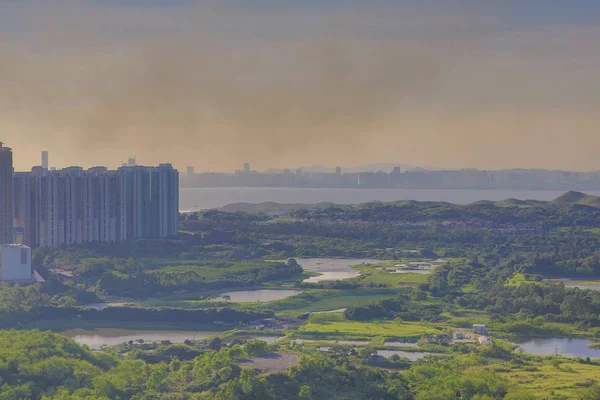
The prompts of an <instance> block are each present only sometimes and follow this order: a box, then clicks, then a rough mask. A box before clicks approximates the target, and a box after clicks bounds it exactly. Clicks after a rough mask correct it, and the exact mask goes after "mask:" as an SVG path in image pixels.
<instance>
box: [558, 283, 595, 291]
mask: <svg viewBox="0 0 600 400" xmlns="http://www.w3.org/2000/svg"><path fill="white" fill-rule="evenodd" d="M565 287H568V288H579V289H582V290H585V289H592V290H600V285H580V284H578V283H576V282H573V281H569V282H565Z"/></svg>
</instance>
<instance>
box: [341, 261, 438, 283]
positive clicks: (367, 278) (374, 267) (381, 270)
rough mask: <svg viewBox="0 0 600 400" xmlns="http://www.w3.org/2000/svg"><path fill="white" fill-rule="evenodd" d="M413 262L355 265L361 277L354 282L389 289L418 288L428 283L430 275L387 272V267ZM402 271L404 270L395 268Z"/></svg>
mask: <svg viewBox="0 0 600 400" xmlns="http://www.w3.org/2000/svg"><path fill="white" fill-rule="evenodd" d="M409 262H411V261H406V262H402V261H389V262H382V263H377V264H370V265H353V266H352V268H354V269H356V270H358V271H360V273H361V276H360V277H359V278H355V279H354V280H355V281H357V282H360V283H362V284H375V285H386V286H389V287H397V286H418V285H420V284H422V283H427V279H428V278H429V275H430V274H428V273H414V272H407V273H402V274H399V273H393V272H391V271H388V270H385V268H386V267H388V268H389V267H391V268H394V266H395V265H398V264H408V263H409ZM394 269H402V268H394Z"/></svg>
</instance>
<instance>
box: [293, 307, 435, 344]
mask: <svg viewBox="0 0 600 400" xmlns="http://www.w3.org/2000/svg"><path fill="white" fill-rule="evenodd" d="M443 330H444V328H443V327H441V326H436V325H433V324H426V323H419V322H402V321H397V320H396V321H378V322H358V321H347V320H344V319H343V315H342V314H337V313H332V314H319V315H313V316H312V317H311V318H310V319H309V321H308V323H307V324H306V325H303V326H301V327H300V328H298V331H297V334H298V335H299V336H303V337H317V338H326V337H331V338H340V337H346V338H368V339H371V338H374V337H385V338H398V339H415V338H420V337H421V336H423V335H425V334H438V333H440V332H442V331H443Z"/></svg>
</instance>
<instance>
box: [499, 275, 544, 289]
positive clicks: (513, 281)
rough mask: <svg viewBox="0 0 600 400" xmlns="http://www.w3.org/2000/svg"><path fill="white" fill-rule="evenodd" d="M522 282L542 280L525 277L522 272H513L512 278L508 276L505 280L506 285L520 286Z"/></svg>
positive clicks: (534, 282)
mask: <svg viewBox="0 0 600 400" xmlns="http://www.w3.org/2000/svg"><path fill="white" fill-rule="evenodd" d="M523 284H538V285H541V284H544V282H542V281H539V282H538V281H535V280H533V279H527V278H526V277H525V275H524V274H521V273H518V274H514V275H513V277H512V278H510V279H509V280H508V281H507V282H506V286H521V285H523Z"/></svg>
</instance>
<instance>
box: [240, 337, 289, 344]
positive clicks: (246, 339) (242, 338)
mask: <svg viewBox="0 0 600 400" xmlns="http://www.w3.org/2000/svg"><path fill="white" fill-rule="evenodd" d="M283 338H285V336H236V337H235V338H234V339H238V340H245V341H248V342H251V341H253V340H262V341H263V342H267V343H269V344H271V343H275V342H276V341H278V340H281V339H283Z"/></svg>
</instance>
